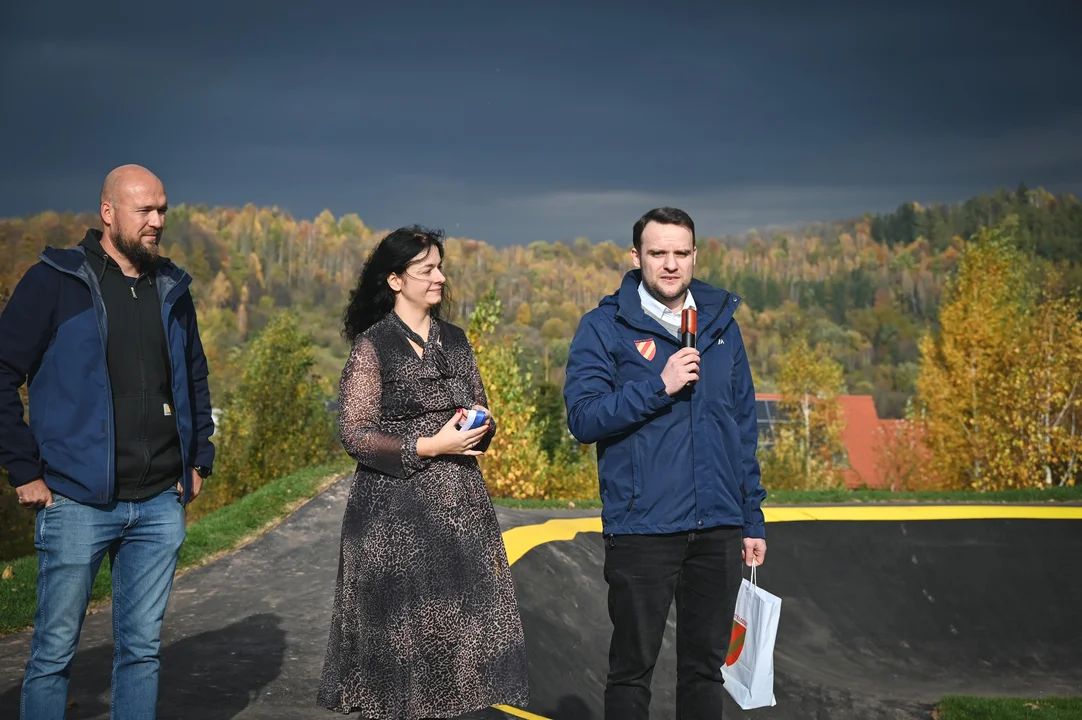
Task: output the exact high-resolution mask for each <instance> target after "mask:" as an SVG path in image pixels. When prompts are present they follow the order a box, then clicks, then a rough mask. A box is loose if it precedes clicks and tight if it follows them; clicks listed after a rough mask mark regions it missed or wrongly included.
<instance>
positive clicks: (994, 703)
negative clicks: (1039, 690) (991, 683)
mask: <svg viewBox="0 0 1082 720" xmlns="http://www.w3.org/2000/svg"><path fill="white" fill-rule="evenodd" d="M933 717H934V718H936V720H1016V719H1020V718H1026V719H1027V720H1033V718H1039V719H1040V720H1069V719H1074V720H1077V718H1080V717H1082V698H1041V699H1039V700H1038V699H1020V698H978V697H963V696H957V695H951V696H948V697H945V698H943V700H942V701H941V702H940V703H939V706H938V707H937V708H936V710H935V713H934V714H933Z"/></svg>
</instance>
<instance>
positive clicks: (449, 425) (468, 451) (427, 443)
mask: <svg viewBox="0 0 1082 720" xmlns="http://www.w3.org/2000/svg"><path fill="white" fill-rule="evenodd" d="M474 409H475V410H484V411H485V413H486V415H487V417H486V418H485V422H484V423H483V424H482V425H481V426H480V427H476V428H474V429H473V430H466V431H465V432H463V431H462V430H459V429H458V428H457V427H455V425H456V424H458V423H460V422H462V421H463V420H465V419H466V413H465V411H463V410H459V411H457V412H456V413H455V414H454V415H453V416H452V417H451V419H450V420H448V421H447V422H446V423H445V424H444V426H443V427H442V428H440V431H439V432H438V433H436V434H435V435H433V436H432V437H423V438H417V454H418V455H419V456H421V457H423V458H429V457H436V456H437V455H480V454H481V451H480V450H474V449H473V448H474V446H475V445H477V443H479V442H481V438H483V437H484V436H485V434H486V433H487V432H488V431H489V429H490V428H491V427H492V420H491V417H492V416H491V414H490V413H489V412H488V410H487V409H485V408H483V407H481V406H480V405H474Z"/></svg>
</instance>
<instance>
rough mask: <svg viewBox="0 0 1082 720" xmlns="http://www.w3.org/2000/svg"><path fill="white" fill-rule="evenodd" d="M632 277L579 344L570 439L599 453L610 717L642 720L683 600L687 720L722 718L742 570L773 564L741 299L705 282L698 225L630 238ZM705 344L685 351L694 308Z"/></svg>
mask: <svg viewBox="0 0 1082 720" xmlns="http://www.w3.org/2000/svg"><path fill="white" fill-rule="evenodd" d="M632 240H633V250H632V259H633V261H634V263H635V267H636V268H637V269H636V270H633V271H631V272H629V273H627V275H626V276H625V277H624V280H623V283H622V285H621V286H620V289H619V290H618V291H617V292H616V293H615V294H613V295H609V296H607V297H605V298H603V299H602V300H601V303H600V305H599V306H598V307H597V308H596V309H594V310H591V311H590V312H589V313H587V314H586V315H585V316H584V317H583V319H582V321H581V323H580V324H579V327H578V330H577V331H576V332H575V337H574V340H573V341H572V343H571V350H570V355H569V356H568V360H567V378H566V380H565V384H564V399H565V401H566V405H567V418H568V427H569V428H570V430H571V432H572V434H573V435H574V436H575V437H576V438H577V439H578V440H579V441H580V442H582V443H586V444H589V443H597V457H598V471H599V476H600V477H599V480H600V490H601V500H602V503H603V510H602V514H601V518H602V526H603V532H604V537H605V571H604V572H605V580H606V582H607V583H608V585H609V602H608V604H609V617H610V618H611V619H612V623H613V632H612V639H611V642H610V647H609V674H608V680H607V683H606V687H605V717H606V718H608V719H610V720H615V719H619V720H635V719H636V718H642V720H645V719H646V718H647V717H648V714H649V705H650V696H651V692H650V681H651V678H652V675H653V670H654V664H655V662H656V660H657V655H658V652H659V650H660V649H661V641H662V636H663V634H664V630H665V623H666V620H667V618H668V615H669V608H670V607H671V605H672V602H673V597H674V595H675V598H676V613H677V623H678V625H677V696H676V717H679V718H718V717H721V708H722V697H723V695H724V693H723V681H722V677H721V674H720V668H721V666H722V664H723V663H724V661H725V656H726V654H727V651H728V648H729V639H730V635H731V629H732V622H733V611H734V610H735V607H736V596H737V592H738V591H739V588H740V581H741V577H742V574H741V570H740V562H741V558H743V560H744V562H745V563H747V564H748V565H759V564H761V563H762V562H763V560H764V558H765V556H766V540H765V538H766V531H765V527H764V521H763V513H762V510H761V509H760V505H761V503H762V501H763V499H764V498H765V497H766V491H765V490H764V489H763V486H762V485H761V484H760V480H759V463H758V461H757V460H756V457H755V452H756V448H757V445H758V432H757V424H756V414H755V388H754V386H753V384H752V377H751V370H750V367H749V365H748V357H747V353H746V351H745V349H744V343H743V339H742V338H741V335H740V328H739V327H738V326H737V323H736V320H735V319H734V318H733V314H734V313H735V312H736V309H737V307H738V306H739V304H740V298H739V297H737V296H736V295H733V294H732V293H729V292H726V291H724V290H719V289H717V288H714V287H712V286H710V285H708V284H706V283H704V282H701V281H699V280H695V279H693V277H692V271H693V268H694V265H695V253H696V249H695V225H694V223H693V222H692V220H691V218H690V217H689V216H688V214H687V213H685V212H684V211H682V210H679V209H676V208H668V207H666V208H658V209H655V210H651V211H650V212H648V213H646V214H645V215H644V216H643V217H642V218H640V219H639V220H638V221H637V222H636V223H635V226H634V230H633V236H632ZM687 307H691V308H695V309H696V311H697V315H698V337H697V343H696V344H697V347H696V348H691V347H687V348H685V347H682V344H681V341H680V320H681V312H682V310H683V309H684V308H687Z"/></svg>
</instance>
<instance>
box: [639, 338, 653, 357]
mask: <svg viewBox="0 0 1082 720" xmlns="http://www.w3.org/2000/svg"><path fill="white" fill-rule="evenodd" d="M635 349H636V350H638V351H639V354H640V355H642V356H643V357H644V358H646V359H647V360H653V359H654V355H656V354H657V347H656V346H655V345H654V341H653V340H636V341H635Z"/></svg>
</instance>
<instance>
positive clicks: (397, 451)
mask: <svg viewBox="0 0 1082 720" xmlns="http://www.w3.org/2000/svg"><path fill="white" fill-rule="evenodd" d="M382 400H383V381H382V378H381V377H380V365H379V355H378V354H376V348H375V346H374V345H373V344H372V342H371V341H370V340H369V339H368V338H364V337H362V338H358V340H357V342H356V343H354V345H353V349H352V351H351V352H350V354H349V360H348V361H346V367H345V369H343V371H342V380H341V383H340V385H339V411H338V412H339V414H338V431H339V436H340V437H341V440H342V447H343V448H344V449H345V451H346V452H347V453H349V456H350V457H351V458H353V459H354V460H356V461H357V462H358V463H360V464H361V465H363V466H365V467H366V468H369V469H371V470H374V471H376V472H378V473H383V474H385V475H391V476H393V477H398V478H407V477H409V476H410V475H413V474H414V473H416V472H419V471H421V470H423V469H424V468H425V466H426V465H427V464H428V461H427V460H425V459H424V458H421V457H419V456H418V455H417V436H412V435H411V436H407V435H400V434H396V433H390V432H387V431H386V430H384V429H383V428H382V427H381V426H380V417H381V412H380V408H381V405H382Z"/></svg>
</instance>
